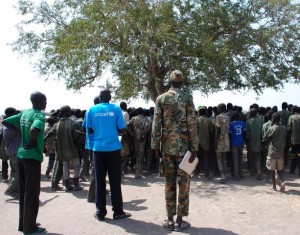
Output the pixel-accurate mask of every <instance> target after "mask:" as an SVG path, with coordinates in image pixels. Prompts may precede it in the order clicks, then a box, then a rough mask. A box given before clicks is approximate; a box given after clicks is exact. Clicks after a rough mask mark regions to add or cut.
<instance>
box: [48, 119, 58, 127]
mask: <svg viewBox="0 0 300 235" xmlns="http://www.w3.org/2000/svg"><path fill="white" fill-rule="evenodd" d="M55 121H56V119H55V118H54V117H48V118H47V123H48V124H49V125H50V126H53V125H54V123H55Z"/></svg>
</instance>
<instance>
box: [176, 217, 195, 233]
mask: <svg viewBox="0 0 300 235" xmlns="http://www.w3.org/2000/svg"><path fill="white" fill-rule="evenodd" d="M189 227H191V224H190V223H189V222H186V221H184V220H183V221H182V222H181V223H175V226H174V231H177V232H178V231H181V230H184V229H187V228H189Z"/></svg>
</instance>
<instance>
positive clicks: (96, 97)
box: [94, 95, 100, 104]
mask: <svg viewBox="0 0 300 235" xmlns="http://www.w3.org/2000/svg"><path fill="white" fill-rule="evenodd" d="M99 103H100V98H99V95H97V96H95V98H94V104H99Z"/></svg>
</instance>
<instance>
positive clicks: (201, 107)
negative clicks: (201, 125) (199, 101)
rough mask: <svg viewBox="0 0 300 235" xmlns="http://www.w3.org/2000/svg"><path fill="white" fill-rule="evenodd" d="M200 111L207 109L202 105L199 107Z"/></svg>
mask: <svg viewBox="0 0 300 235" xmlns="http://www.w3.org/2000/svg"><path fill="white" fill-rule="evenodd" d="M200 109H206V107H205V106H203V105H200V106H198V110H200Z"/></svg>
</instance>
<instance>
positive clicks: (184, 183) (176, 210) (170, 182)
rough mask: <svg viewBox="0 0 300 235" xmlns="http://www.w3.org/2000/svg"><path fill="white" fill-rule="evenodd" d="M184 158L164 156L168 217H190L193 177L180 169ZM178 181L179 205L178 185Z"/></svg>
mask: <svg viewBox="0 0 300 235" xmlns="http://www.w3.org/2000/svg"><path fill="white" fill-rule="evenodd" d="M182 158H183V156H181V157H179V156H172V155H169V154H163V162H164V171H165V172H164V177H165V200H166V209H167V216H168V217H173V216H174V215H176V214H177V216H188V214H189V196H190V193H189V192H190V182H191V177H190V176H189V175H188V174H186V173H185V172H184V171H182V170H180V169H179V168H178V166H179V164H180V162H181V160H182ZM177 180H178V203H177V185H176V182H177Z"/></svg>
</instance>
